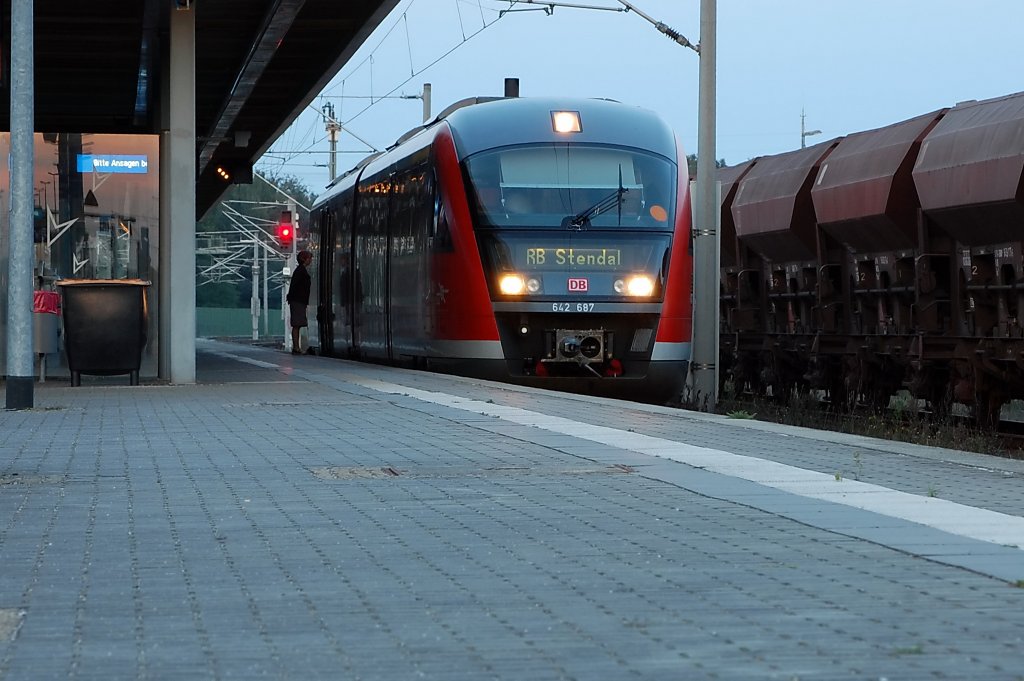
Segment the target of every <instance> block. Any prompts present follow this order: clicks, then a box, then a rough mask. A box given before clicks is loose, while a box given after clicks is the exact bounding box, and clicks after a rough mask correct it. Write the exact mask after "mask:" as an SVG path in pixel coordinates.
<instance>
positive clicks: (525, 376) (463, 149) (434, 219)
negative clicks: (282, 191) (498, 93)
mask: <svg viewBox="0 0 1024 681" xmlns="http://www.w3.org/2000/svg"><path fill="white" fill-rule="evenodd" d="M310 223H311V235H310V242H309V243H310V248H311V249H313V250H314V251H316V252H315V255H316V258H315V263H316V266H315V271H314V272H313V276H314V281H315V282H316V283H315V286H314V288H315V293H314V297H315V304H316V310H317V319H318V322H319V323H318V327H319V342H320V351H321V353H322V354H325V355H331V356H336V357H343V358H352V359H358V360H366V361H375V362H383V363H393V364H402V365H407V366H415V367H422V368H427V369H432V370H437V371H444V372H449V373H455V374H462V375H469V376H476V377H482V378H488V379H494V380H500V381H506V382H514V383H521V384H527V385H533V386H539V387H546V388H552V389H558V390H565V391H571V392H578V393H587V394H600V395H608V396H617V397H625V398H631V399H642V400H647V401H667V400H671V399H673V398H677V397H678V396H679V393H680V390H681V388H682V385H683V382H684V380H685V376H686V371H687V365H688V362H689V358H690V335H691V326H692V309H691V291H692V262H691V259H692V254H691V250H690V197H689V190H688V177H687V173H686V163H685V156H684V155H683V153H682V151H681V149H680V146H679V144H678V142H677V140H676V137H675V135H674V134H673V132H672V131H671V130H670V129H669V127H668V126H667V125H666V124H665V123H664V122H663V121H662V120H660V119H659V118H658V117H657V116H656V115H655V114H653V113H651V112H649V111H645V110H643V109H639V108H636V107H632V106H627V105H624V104H621V103H617V102H612V101H608V100H597V99H595V100H563V99H538V98H493V99H484V98H474V99H471V100H464V101H462V102H460V103H458V104H456V105H453V106H452V107H450V108H449V109H448V110H446V111H445V112H443V113H442V114H441V115H439V116H438V118H437V119H436V120H435V121H433V122H432V123H430V124H428V125H425V126H424V127H422V128H417V129H415V130H413V131H411V132H410V133H407V134H406V135H405V136H404V137H403V138H402V139H400V140H399V141H398V142H397V143H396V144H395V145H394V146H393V147H391V148H389V149H388V150H387V151H385V152H382V153H379V154H377V155H374V156H371V157H369V158H367V159H365V160H364V161H363V162H361V163H360V164H359V165H358V166H357V167H356V168H354V169H352V170H351V171H349V172H348V173H346V174H345V175H343V176H341V177H340V178H338V179H337V180H336V181H335V182H334V183H332V185H331V186H330V187H329V188H328V190H327V191H326V193H325V194H324V195H323V196H321V197H320V198H319V199H317V201H316V202H315V204H314V206H313V208H312V211H311V215H310Z"/></svg>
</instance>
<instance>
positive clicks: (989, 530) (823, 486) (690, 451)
mask: <svg viewBox="0 0 1024 681" xmlns="http://www.w3.org/2000/svg"><path fill="white" fill-rule="evenodd" d="M346 380H348V381H351V382H353V383H356V384H358V385H361V386H363V387H366V388H371V389H373V390H378V391H380V392H384V393H393V394H400V395H408V396H409V397H413V398H415V399H418V400H422V401H424V402H431V403H433V404H440V405H443V406H447V407H452V408H455V409H461V410H464V411H471V412H474V413H477V414H487V415H489V416H494V417H497V418H500V419H504V420H506V421H511V422H513V423H518V424H521V425H525V426H532V427H535V428H541V429H544V430H548V431H552V432H555V433H561V434H564V435H570V436H572V437H577V438H580V439H584V440H590V441H591V442H598V443H601V444H604V445H609V446H611V447H617V448H619V449H627V450H629V451H633V452H639V453H641V454H648V455H651V456H657V457H661V458H664V459H671V460H672V461H678V462H680V463H684V464H687V465H690V466H694V467H696V468H701V469H704V470H707V471H711V472H713V473H720V474H722V475H728V476H732V477H735V478H740V479H742V480H749V481H750V482H754V483H757V484H759V485H764V486H766V487H772V488H775V489H778V490H782V491H785V492H790V493H792V494H797V495H800V496H803V497H808V498H812V499H820V500H823V501H829V502H833V503H836V504H842V505H844V506H851V507H854V508H859V509H863V510H866V511H872V512H874V513H879V514H882V515H886V516H889V517H892V518H901V519H903V520H909V521H911V522H914V523H918V524H921V525H926V526H928V527H933V528H935V529H938V530H942V531H944V532H949V533H951V534H955V535H959V536H962V537H968V538H971V539H978V540H981V541H987V542H992V543H995V544H1001V545H1003V546H1012V547H1016V548H1021V547H1024V518H1021V517H1018V516H1013V515H1007V514H1005V513H998V512H996V511H989V510H987V509H983V508H975V507H973V506H966V505H964V504H957V503H955V502H952V501H947V500H945V499H937V498H934V497H924V496H920V495H917V494H909V493H907V492H900V491H897V490H893V489H889V488H888V487H882V486H880V485H872V484H868V483H864V482H858V481H856V480H848V479H846V478H841V479H838V480H837V479H836V476H835V475H831V474H828V473H819V472H817V471H811V470H807V469H804V468H797V467H796V466H788V465H786V464H782V463H778V462H776V461H767V460H765V459H758V458H756V457H752V456H744V455H742V454H733V453H731V452H726V451H723V450H719V449H708V448H707V447H697V446H694V445H689V444H686V443H683V442H675V441H673V440H666V439H664V438H659V437H652V436H650V435H643V434H641V433H631V432H627V431H624V430H619V429H616V428H608V427H606V426H596V425H590V424H586V423H579V422H578V421H572V420H569V419H565V418H561V417H559V416H550V415H547V414H539V413H536V412H532V411H527V410H525V409H519V408H517V407H506V406H502V405H497V404H491V403H489V402H481V401H479V400H473V399H468V398H464V397H458V396H455V395H448V394H445V393H438V392H428V391H425V390H418V389H416V388H410V387H408V386H404V385H398V384H394V383H386V382H384V381H377V380H368V379H362V378H357V377H354V376H347V377H346Z"/></svg>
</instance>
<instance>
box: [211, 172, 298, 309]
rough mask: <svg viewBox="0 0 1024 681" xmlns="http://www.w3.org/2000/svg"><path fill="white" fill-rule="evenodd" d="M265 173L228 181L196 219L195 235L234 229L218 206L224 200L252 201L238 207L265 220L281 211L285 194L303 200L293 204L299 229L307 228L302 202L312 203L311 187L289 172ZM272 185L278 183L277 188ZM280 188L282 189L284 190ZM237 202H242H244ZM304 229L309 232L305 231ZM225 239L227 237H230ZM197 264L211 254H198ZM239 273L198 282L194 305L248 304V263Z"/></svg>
mask: <svg viewBox="0 0 1024 681" xmlns="http://www.w3.org/2000/svg"><path fill="white" fill-rule="evenodd" d="M264 177H265V178H266V181H264V180H263V179H261V178H260V177H255V178H254V179H253V183H252V184H236V185H231V186H230V187H229V188H228V190H227V191H226V192H224V195H223V196H222V197H221V201H220V202H218V203H216V204H214V206H213V207H212V208H211V209H210V210H209V211H208V212H207V213H206V215H204V216H203V219H202V220H200V221H199V222H197V223H196V233H197V235H201V234H203V233H205V232H232V231H234V230H235V229H236V228H235V225H234V223H233V222H232V221H231V220H230V219H229V218H228V217H227V216H226V215H225V214H224V211H223V210H222V207H221V204H222V203H224V202H227V201H250V202H253V204H252V210H248V209H243V208H239V210H242V212H245V213H247V214H252V215H256V216H260V217H262V218H264V219H267V220H275V219H276V218H277V216H278V215H280V211H281V210H283V209H284V204H285V203H287V201H288V199H287V198H286V196H285V194H287V196H290V197H292V198H294V199H295V200H296V201H297V202H299V203H300V204H302V205H301V206H296V211H297V213H298V219H299V225H300V229H303V230H308V228H309V211H308V210H307V209H306V208H303V207H302V206H311V205H312V204H313V201H315V200H316V196H315V195H314V194H313V192H312V191H310V189H309V187H307V186H306V185H305V184H303V183H302V181H301V180H299V179H298V178H296V177H294V176H291V175H274V174H266V175H264ZM275 187H279V188H280V191H279V190H278V189H276V188H275ZM281 192H284V194H282V193H281ZM259 203H264V204H266V205H265V206H262V207H261V206H258V204H259ZM274 203H278V204H281V206H279V207H278V206H274V205H273V204H274ZM239 205H240V206H245V204H239ZM306 233H307V234H308V232H306ZM300 238H301V237H300ZM227 240H228V241H230V239H227ZM197 264H198V265H199V268H200V270H201V269H203V268H205V267H208V266H210V265H212V264H213V258H212V257H211V256H208V255H198V256H197ZM242 273H243V276H242V277H241V280H236V281H215V282H206V283H203V282H197V286H196V305H197V306H198V307H248V306H249V296H250V294H251V291H252V279H251V271H250V270H249V269H248V266H243V267H242ZM245 273H248V274H245ZM199 284H202V285H199ZM269 302H270V303H271V307H277V306H278V305H279V303H278V301H277V300H276V299H275V298H271V300H270V301H269Z"/></svg>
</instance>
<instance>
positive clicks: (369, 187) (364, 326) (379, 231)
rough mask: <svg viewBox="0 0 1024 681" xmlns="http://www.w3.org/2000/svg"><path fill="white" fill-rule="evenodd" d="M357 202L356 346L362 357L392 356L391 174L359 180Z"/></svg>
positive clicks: (354, 311)
mask: <svg viewBox="0 0 1024 681" xmlns="http://www.w3.org/2000/svg"><path fill="white" fill-rule="evenodd" d="M358 194H359V201H357V202H356V212H355V215H356V220H355V226H354V232H353V236H354V239H355V242H354V249H353V253H354V254H355V262H354V267H355V272H354V275H353V276H354V287H355V288H354V291H353V313H354V316H353V329H352V331H353V334H352V335H353V346H354V349H355V353H356V354H357V355H358V356H360V357H366V358H374V359H390V358H391V348H390V344H389V330H388V306H389V300H388V299H389V293H388V286H389V282H390V263H389V249H388V219H389V215H388V212H389V203H390V201H389V198H390V194H391V176H390V174H379V175H376V176H374V177H372V178H369V179H368V180H366V181H365V183H362V182H361V183H360V184H359V190H358Z"/></svg>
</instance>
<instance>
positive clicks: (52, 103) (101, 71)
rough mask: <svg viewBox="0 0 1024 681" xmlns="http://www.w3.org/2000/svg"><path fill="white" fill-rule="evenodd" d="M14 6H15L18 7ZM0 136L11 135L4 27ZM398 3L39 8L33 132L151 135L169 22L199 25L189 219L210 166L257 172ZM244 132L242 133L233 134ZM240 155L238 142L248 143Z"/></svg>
mask: <svg viewBox="0 0 1024 681" xmlns="http://www.w3.org/2000/svg"><path fill="white" fill-rule="evenodd" d="M13 1H15V2H16V1H17V0H13ZM11 2H12V0H0V6H2V8H3V11H2V14H0V21H2V22H3V25H2V26H0V36H2V39H3V53H2V59H3V64H2V72H0V73H2V78H3V84H4V87H3V88H2V90H0V92H2V95H0V97H2V101H0V129H3V130H9V129H10V85H9V82H10V42H9V40H10V18H11ZM397 2H398V0H345V1H344V2H338V1H337V0H190V1H186V0H102V2H88V1H83V0H36V1H35V3H34V12H35V34H34V36H35V129H36V131H38V132H83V133H156V132H159V130H160V111H159V108H160V92H161V87H162V83H161V80H162V74H163V73H164V71H165V65H166V63H167V60H168V55H169V51H168V44H169V29H168V27H169V23H170V16H171V12H173V11H179V10H177V9H175V8H176V6H177V5H179V4H187V5H190V9H188V10H180V11H192V12H194V13H195V22H196V135H197V137H198V138H199V139H198V143H197V148H196V159H197V169H198V175H197V187H196V208H197V212H198V213H199V215H202V214H203V213H205V212H206V211H207V210H208V209H209V208H210V207H211V206H212V205H213V204H214V203H215V202H216V201H217V199H218V198H219V197H220V195H221V194H222V193H223V192H224V190H225V189H226V188H227V186H226V185H224V184H223V182H222V181H221V180H220V179H219V178H218V177H217V176H216V175H215V173H214V169H215V165H216V164H217V163H218V162H220V161H222V160H224V159H228V158H244V159H246V160H251V161H255V160H257V159H259V157H260V156H261V155H262V154H263V152H264V151H265V150H266V149H267V148H268V147H269V146H270V144H271V143H272V142H273V141H274V140H275V139H276V138H277V137H278V136H279V135H280V134H281V133H282V132H283V131H284V130H285V129H286V128H287V127H288V125H289V124H290V123H291V122H292V121H293V120H294V119H295V118H296V117H297V116H298V115H299V114H300V113H301V112H302V111H303V109H304V108H305V107H306V105H307V104H309V103H310V102H311V101H312V100H313V99H314V98H315V97H316V95H317V94H318V93H319V92H320V91H321V90H322V89H323V87H324V86H325V85H326V84H327V83H328V82H329V81H330V79H331V78H332V77H334V75H336V74H337V72H338V71H339V70H340V69H341V68H342V67H343V66H344V65H345V63H346V62H347V61H348V59H349V58H351V56H352V54H353V53H354V52H355V50H356V49H358V47H359V46H360V45H361V44H362V43H363V41H365V39H366V38H367V36H368V35H369V34H370V33H371V32H372V31H373V29H375V28H376V27H377V26H378V25H379V23H380V22H381V20H382V19H383V18H384V17H385V16H387V14H388V12H390V11H391V10H392V9H393V8H394V6H395V5H396V4H397ZM238 133H241V134H238ZM246 137H247V138H248V144H247V145H245V146H236V140H239V141H245V138H246Z"/></svg>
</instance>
